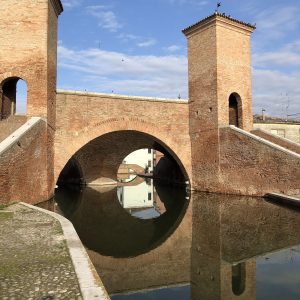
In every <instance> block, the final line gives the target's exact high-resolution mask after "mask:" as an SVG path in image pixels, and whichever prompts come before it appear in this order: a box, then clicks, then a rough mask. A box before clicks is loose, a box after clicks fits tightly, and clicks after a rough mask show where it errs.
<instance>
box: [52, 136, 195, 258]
mask: <svg viewBox="0 0 300 300" xmlns="http://www.w3.org/2000/svg"><path fill="white" fill-rule="evenodd" d="M136 150H139V152H138V153H136ZM158 152H159V155H157V154H158ZM158 156H160V160H161V159H162V157H166V158H167V159H168V160H169V161H170V162H172V163H174V164H175V163H176V165H177V166H176V168H177V169H179V170H181V173H182V178H183V180H184V181H186V180H188V176H187V173H186V171H185V169H184V167H183V165H182V163H181V162H180V160H179V158H178V157H177V155H176V154H175V153H174V152H173V151H172V150H171V149H170V148H169V147H168V146H167V145H166V144H164V143H163V142H162V141H160V140H158V139H157V138H155V137H154V136H151V135H149V134H146V133H143V132H139V131H133V130H124V131H114V132H110V133H107V134H104V135H102V136H99V137H97V138H96V139H94V140H91V141H90V142H89V143H87V144H86V145H84V146H83V147H82V148H81V149H79V150H78V151H77V152H76V153H75V154H74V155H73V156H72V158H71V159H70V160H69V161H68V163H67V164H66V166H65V167H64V169H63V171H62V172H61V174H60V176H59V179H58V181H57V185H58V188H57V189H56V191H55V200H56V203H57V207H58V208H59V210H60V211H62V212H63V214H64V215H65V216H66V217H68V218H69V219H70V220H71V221H72V223H73V224H74V227H75V229H76V231H77V232H78V234H79V236H80V238H81V240H82V241H83V243H84V244H85V246H86V247H87V248H88V249H92V250H93V251H96V252H98V253H101V254H102V255H108V256H115V257H132V256H136V255H140V254H141V253H145V252H147V251H149V250H151V249H154V248H155V247H157V246H158V245H160V244H161V243H162V242H163V241H164V240H165V239H166V238H167V237H168V236H170V234H171V233H172V232H174V230H175V229H176V227H177V226H178V225H179V224H180V222H181V220H182V218H183V216H184V215H185V211H186V209H187V206H188V203H189V192H188V191H187V190H186V189H185V188H183V187H178V186H171V185H165V184H162V185H160V184H157V183H156V182H155V179H153V175H154V173H155V172H154V170H155V167H154V166H156V165H158V164H159V161H157V160H158ZM149 157H151V159H149ZM149 160H150V163H149ZM127 163H130V164H128V166H127V172H129V171H131V170H133V171H136V173H139V175H141V176H137V177H138V178H139V180H133V181H129V182H126V181H125V182H124V180H123V179H124V178H120V177H119V176H118V175H120V166H121V167H122V168H125V169H126V166H124V165H126V164H127ZM138 165H139V166H138ZM136 166H138V167H136ZM167 167H170V166H169V165H168V164H167ZM171 169H172V168H170V170H171ZM124 172H125V171H124ZM124 172H123V173H124ZM118 173H119V174H118ZM167 173H168V172H167V171H166V174H167ZM170 174H171V172H170V173H169V175H170ZM172 174H173V173H172ZM122 175H124V174H122ZM118 177H119V180H118ZM123 177H124V176H123ZM170 177H172V175H170ZM79 179H80V180H79ZM82 183H84V185H82ZM67 184H68V185H67ZM80 184H81V185H80ZM76 199H78V200H76ZM75 202H76V203H75ZM108 229H109V230H108Z"/></svg>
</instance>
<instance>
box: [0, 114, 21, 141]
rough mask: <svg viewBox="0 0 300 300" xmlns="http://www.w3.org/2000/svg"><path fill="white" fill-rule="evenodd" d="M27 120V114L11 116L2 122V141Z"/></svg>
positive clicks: (0, 125) (0, 129) (0, 124)
mask: <svg viewBox="0 0 300 300" xmlns="http://www.w3.org/2000/svg"><path fill="white" fill-rule="evenodd" d="M26 121H27V117H26V116H11V117H10V118H8V119H5V120H2V121H1V122H0V142H2V141H3V140H4V139H6V138H7V137H8V136H9V135H10V134H12V133H13V132H14V131H15V130H17V129H18V128H19V127H20V126H21V125H23V124H24V123H25V122H26Z"/></svg>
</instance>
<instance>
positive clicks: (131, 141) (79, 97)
mask: <svg viewBox="0 0 300 300" xmlns="http://www.w3.org/2000/svg"><path fill="white" fill-rule="evenodd" d="M56 105H57V112H56V114H57V123H56V124H57V125H56V129H57V130H56V135H55V178H56V179H57V178H58V176H59V173H60V172H61V170H62V169H63V167H64V166H65V165H66V163H67V162H68V160H69V159H70V158H71V157H72V156H73V155H74V154H76V158H77V159H78V160H79V161H80V164H81V165H82V168H83V172H84V173H86V174H89V175H87V176H86V177H87V180H88V182H93V181H95V180H97V179H98V180H100V181H101V180H102V179H103V180H104V181H106V182H107V180H108V181H112V180H115V179H116V177H117V170H118V168H119V165H120V164H121V163H122V160H123V159H124V158H125V157H126V156H127V155H128V154H130V153H131V152H133V151H135V150H138V149H141V148H157V147H162V148H164V149H165V151H167V152H168V153H170V154H171V155H172V156H174V158H175V160H177V162H178V163H179V164H180V165H181V166H182V168H183V170H184V171H185V173H186V174H187V177H188V178H190V177H191V160H190V139H189V124H188V103H187V101H176V100H173V101H172V100H169V101H155V100H154V99H152V101H151V99H136V98H133V97H132V98H130V97H125V96H117V95H115V96H113V95H111V96H110V95H102V94H98V95H97V94H88V93H82V94H79V93H77V94H76V93H75V92H59V93H58V94H57V99H56ZM82 147H84V148H82ZM81 148H82V149H81ZM80 149H81V150H80ZM79 150H80V151H79ZM158 150H159V149H158ZM78 151H79V152H78ZM101 174H102V175H101ZM97 177H98V178H97ZM101 178H102V179H101Z"/></svg>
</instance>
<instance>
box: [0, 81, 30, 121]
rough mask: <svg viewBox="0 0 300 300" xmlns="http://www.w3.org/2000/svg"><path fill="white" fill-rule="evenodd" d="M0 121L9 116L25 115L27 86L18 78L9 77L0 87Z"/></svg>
mask: <svg viewBox="0 0 300 300" xmlns="http://www.w3.org/2000/svg"><path fill="white" fill-rule="evenodd" d="M0 88H1V93H0V96H1V98H0V100H1V103H0V104H1V105H0V120H2V119H7V118H8V117H9V116H12V115H15V114H16V113H17V114H26V106H27V84H26V82H25V81H24V80H22V79H21V78H19V77H11V78H8V79H6V80H4V81H3V82H2V84H1V85H0Z"/></svg>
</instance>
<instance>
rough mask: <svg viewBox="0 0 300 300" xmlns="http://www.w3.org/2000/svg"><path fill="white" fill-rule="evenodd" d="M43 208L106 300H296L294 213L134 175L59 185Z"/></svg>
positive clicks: (298, 227) (299, 219) (299, 258)
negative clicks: (60, 218)
mask: <svg viewBox="0 0 300 300" xmlns="http://www.w3.org/2000/svg"><path fill="white" fill-rule="evenodd" d="M48 205H49V204H48ZM51 207H52V210H54V211H56V212H58V213H60V214H63V215H64V216H65V217H67V218H68V219H69V220H70V221H71V222H72V223H73V225H74V227H75V229H76V231H77V232H78V234H79V237H80V238H81V240H82V242H83V244H84V245H85V247H86V249H87V252H88V254H89V256H90V258H91V260H92V262H93V264H94V266H95V268H96V270H97V272H98V273H99V275H100V277H101V279H102V281H103V283H104V285H105V287H106V289H107V291H108V293H109V294H110V296H111V298H112V299H113V300H129V299H130V300H147V299H149V300H152V299H153V300H154V299H159V300H169V299H170V300H171V299H172V300H177V299H178V300H185V299H193V300H200V299H204V300H210V299H211V300H213V299H224V300H227V299H229V300H230V299H249V300H250V299H251V300H252V299H261V300H263V299H266V300H267V299H268V300H269V299H272V300H282V299H288V300H293V299H295V300H296V299H297V300H298V299H300V213H299V211H296V210H293V209H290V208H288V207H283V206H278V205H275V204H273V203H270V202H267V201H266V200H264V199H262V198H253V197H242V196H226V195H216V194H208V193H192V194H189V193H188V192H186V190H185V189H183V188H175V187H172V188H171V187H167V186H163V185H159V184H157V183H153V181H152V180H149V179H148V180H147V181H145V180H143V179H141V178H136V179H134V180H132V181H130V182H127V183H121V185H120V186H118V187H114V186H111V187H101V188H100V187H94V188H90V187H86V188H81V187H73V188H58V189H57V190H56V196H55V203H52V205H51Z"/></svg>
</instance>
